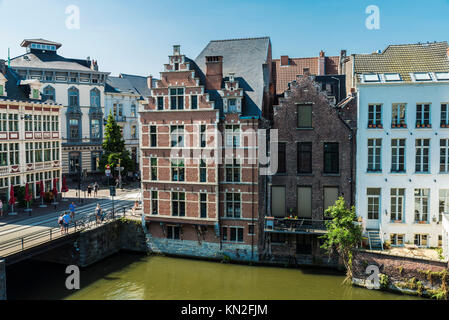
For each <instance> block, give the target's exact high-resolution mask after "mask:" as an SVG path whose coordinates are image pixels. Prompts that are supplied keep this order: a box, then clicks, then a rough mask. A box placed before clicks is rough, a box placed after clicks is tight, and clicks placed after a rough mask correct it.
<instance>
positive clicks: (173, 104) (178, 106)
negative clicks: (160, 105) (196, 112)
mask: <svg viewBox="0 0 449 320" xmlns="http://www.w3.org/2000/svg"><path fill="white" fill-rule="evenodd" d="M170 109H171V110H183V109H184V89H183V88H173V89H170Z"/></svg>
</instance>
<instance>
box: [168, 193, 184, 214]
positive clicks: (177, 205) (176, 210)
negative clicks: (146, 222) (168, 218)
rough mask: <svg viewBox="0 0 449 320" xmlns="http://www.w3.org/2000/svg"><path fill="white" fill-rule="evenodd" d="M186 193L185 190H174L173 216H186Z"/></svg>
mask: <svg viewBox="0 0 449 320" xmlns="http://www.w3.org/2000/svg"><path fill="white" fill-rule="evenodd" d="M185 197H186V195H185V193H184V192H172V207H171V210H172V216H174V217H178V216H179V217H184V216H185V215H186V202H185V200H186V198H185Z"/></svg>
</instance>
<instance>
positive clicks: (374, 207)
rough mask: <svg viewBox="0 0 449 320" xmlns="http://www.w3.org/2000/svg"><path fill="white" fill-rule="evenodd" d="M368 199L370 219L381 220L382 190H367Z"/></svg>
mask: <svg viewBox="0 0 449 320" xmlns="http://www.w3.org/2000/svg"><path fill="white" fill-rule="evenodd" d="M366 195H367V199H368V219H372V220H377V219H379V213H380V188H368V189H366Z"/></svg>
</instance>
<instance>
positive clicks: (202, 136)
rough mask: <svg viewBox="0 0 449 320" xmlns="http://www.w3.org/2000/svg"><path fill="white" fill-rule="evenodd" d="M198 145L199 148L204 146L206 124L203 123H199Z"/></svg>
mask: <svg viewBox="0 0 449 320" xmlns="http://www.w3.org/2000/svg"><path fill="white" fill-rule="evenodd" d="M200 143H201V144H200V146H201V148H205V147H206V126H205V125H201V126H200Z"/></svg>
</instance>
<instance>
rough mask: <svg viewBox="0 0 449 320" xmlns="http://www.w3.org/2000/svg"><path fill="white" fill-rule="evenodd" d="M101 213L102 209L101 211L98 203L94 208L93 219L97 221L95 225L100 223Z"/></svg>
mask: <svg viewBox="0 0 449 320" xmlns="http://www.w3.org/2000/svg"><path fill="white" fill-rule="evenodd" d="M102 211H103V209H101V206H100V204H99V203H97V207H96V208H95V217H96V220H97V224H99V223H101V220H102V217H101V212H102Z"/></svg>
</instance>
